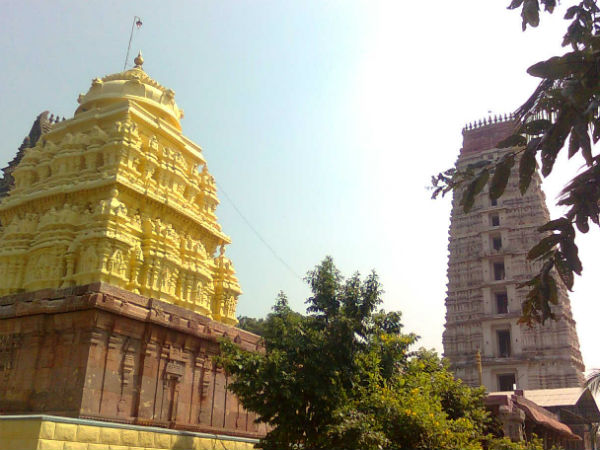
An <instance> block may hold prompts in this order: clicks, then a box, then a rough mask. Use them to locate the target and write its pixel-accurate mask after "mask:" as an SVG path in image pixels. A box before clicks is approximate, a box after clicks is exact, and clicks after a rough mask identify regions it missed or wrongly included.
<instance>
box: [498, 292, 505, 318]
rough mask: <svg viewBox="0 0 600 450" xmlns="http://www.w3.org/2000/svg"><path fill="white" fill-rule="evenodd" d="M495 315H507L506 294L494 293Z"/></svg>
mask: <svg viewBox="0 0 600 450" xmlns="http://www.w3.org/2000/svg"><path fill="white" fill-rule="evenodd" d="M496 313H497V314H506V313H508V295H507V294H506V292H498V293H496Z"/></svg>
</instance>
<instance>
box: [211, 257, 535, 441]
mask: <svg viewBox="0 0 600 450" xmlns="http://www.w3.org/2000/svg"><path fill="white" fill-rule="evenodd" d="M306 280H307V282H308V284H309V285H310V287H311V290H312V296H311V297H309V298H308V300H307V301H306V303H307V314H306V315H302V314H298V313H296V312H293V311H292V310H291V309H290V307H289V305H288V302H287V299H286V297H285V295H283V294H280V295H279V297H278V299H277V302H276V304H275V306H274V307H273V312H272V313H271V314H270V315H269V316H268V317H267V319H265V320H264V321H262V322H261V329H260V331H261V335H262V336H263V340H264V345H265V351H264V352H262V353H256V352H254V353H253V352H247V351H244V350H241V349H240V348H239V347H238V346H236V345H235V344H234V343H232V342H230V341H228V340H223V341H222V342H221V350H222V355H221V357H220V358H219V362H220V363H221V364H223V366H224V368H225V370H226V371H227V373H228V374H229V375H232V376H233V378H234V381H233V382H232V383H230V384H229V385H228V388H229V389H230V390H231V391H233V392H234V393H235V394H236V395H237V396H238V398H239V399H240V401H241V402H242V404H243V405H244V408H246V409H248V410H251V411H254V412H256V413H258V416H259V421H262V422H266V423H267V424H268V425H269V429H270V431H269V432H268V434H267V435H266V437H265V438H264V439H262V441H261V443H260V445H261V446H262V447H263V448H267V449H300V448H302V449H319V448H327V449H348V448H360V449H391V448H436V449H459V448H460V449H479V448H482V445H484V446H486V448H496V447H497V448H507V449H511V448H522V447H520V445H519V444H512V443H510V441H507V440H505V439H495V438H493V437H492V436H491V435H490V434H488V432H489V431H490V430H491V429H492V428H493V425H492V422H491V421H490V420H489V417H488V414H487V412H486V411H485V408H484V406H483V400H482V399H483V396H484V391H483V389H482V388H480V389H471V388H469V387H467V386H465V385H464V384H462V382H461V381H459V380H456V379H455V378H454V377H453V376H452V374H451V373H450V371H449V369H448V366H447V364H446V363H445V362H444V361H443V360H440V358H439V357H438V356H437V355H436V354H435V353H433V352H431V351H427V350H424V349H421V350H418V351H416V352H411V351H410V350H409V348H410V346H411V345H413V344H414V343H415V342H416V340H417V336H415V335H414V334H410V333H408V334H407V333H403V332H402V323H401V321H400V319H401V315H400V313H398V312H385V311H383V310H377V307H378V305H379V304H380V303H381V294H382V289H381V285H380V283H379V280H378V278H377V275H376V274H375V273H371V274H370V275H369V276H367V277H366V278H364V279H361V278H360V276H359V274H355V275H353V276H352V277H350V278H348V279H345V280H344V279H343V278H342V276H341V274H340V273H339V271H338V270H337V269H336V267H335V265H334V264H333V260H332V259H331V258H326V259H325V260H324V261H323V262H322V263H321V264H320V265H319V266H317V267H316V268H315V269H314V270H313V271H311V272H309V273H308V276H307V277H306ZM247 323H249V322H248V321H247ZM523 448H524V447H523ZM529 448H535V447H531V446H530V447H529Z"/></svg>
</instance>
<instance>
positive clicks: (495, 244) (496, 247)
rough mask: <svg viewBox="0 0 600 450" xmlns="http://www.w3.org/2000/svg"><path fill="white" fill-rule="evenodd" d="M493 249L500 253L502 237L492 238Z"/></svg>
mask: <svg viewBox="0 0 600 450" xmlns="http://www.w3.org/2000/svg"><path fill="white" fill-rule="evenodd" d="M492 247H494V250H496V251H498V250H500V249H501V248H502V237H500V236H495V237H493V238H492Z"/></svg>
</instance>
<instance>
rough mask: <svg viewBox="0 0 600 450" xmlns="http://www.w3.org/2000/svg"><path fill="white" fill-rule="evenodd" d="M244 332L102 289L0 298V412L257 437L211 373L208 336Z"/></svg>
mask: <svg viewBox="0 0 600 450" xmlns="http://www.w3.org/2000/svg"><path fill="white" fill-rule="evenodd" d="M221 336H229V337H230V338H231V339H233V340H234V341H235V342H236V343H237V344H238V345H240V346H242V347H243V348H245V349H248V350H255V351H256V350H258V351H261V348H260V346H259V338H258V336H255V335H253V334H251V333H247V332H244V331H242V330H239V329H236V328H232V327H229V326H227V325H224V324H221V323H219V322H215V321H213V320H210V319H208V318H206V317H204V316H202V315H200V314H198V313H194V312H192V311H189V310H186V309H184V308H181V307H178V306H175V305H171V304H169V303H166V302H164V301H161V300H157V299H154V298H148V297H143V296H140V295H136V294H132V293H130V292H128V291H125V290H122V289H119V288H115V287H113V286H110V285H107V284H104V283H95V284H91V285H87V286H77V287H70V288H63V289H45V290H40V291H36V292H32V293H22V294H15V295H11V296H5V297H3V298H0V414H27V413H33V412H35V413H45V414H53V415H60V416H71V417H79V418H89V419H100V420H109V421H113V422H123V423H135V424H141V425H155V426H162V427H171V428H178V429H188V430H193V431H205V432H215V433H226V434H228V435H243V436H250V437H257V436H259V435H261V434H264V432H265V428H264V426H258V425H257V424H255V423H254V419H255V415H254V414H250V413H248V412H246V411H245V410H244V409H243V408H242V406H241V405H240V404H239V402H238V400H237V398H236V397H235V396H234V395H233V394H232V393H230V392H228V391H227V389H226V386H227V383H228V381H229V380H228V378H227V376H226V375H225V374H224V373H223V371H222V370H221V369H220V368H218V367H216V366H215V364H214V362H213V357H214V356H215V355H216V354H217V352H218V344H217V342H216V340H217V338H219V337H221Z"/></svg>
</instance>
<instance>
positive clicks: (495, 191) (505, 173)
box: [490, 155, 515, 200]
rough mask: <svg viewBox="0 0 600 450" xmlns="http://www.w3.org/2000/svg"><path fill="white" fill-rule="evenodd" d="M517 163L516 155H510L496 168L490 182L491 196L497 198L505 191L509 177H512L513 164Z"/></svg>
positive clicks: (493, 198)
mask: <svg viewBox="0 0 600 450" xmlns="http://www.w3.org/2000/svg"><path fill="white" fill-rule="evenodd" d="M514 164H515V156H514V155H508V156H507V157H506V158H504V159H503V160H502V161H500V163H498V165H497V166H496V169H495V170H494V176H493V177H492V181H491V182H490V198H491V199H492V200H496V199H498V198H500V196H501V195H502V194H503V193H504V189H506V185H507V184H508V178H509V177H510V171H511V169H512V166H513V165H514Z"/></svg>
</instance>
